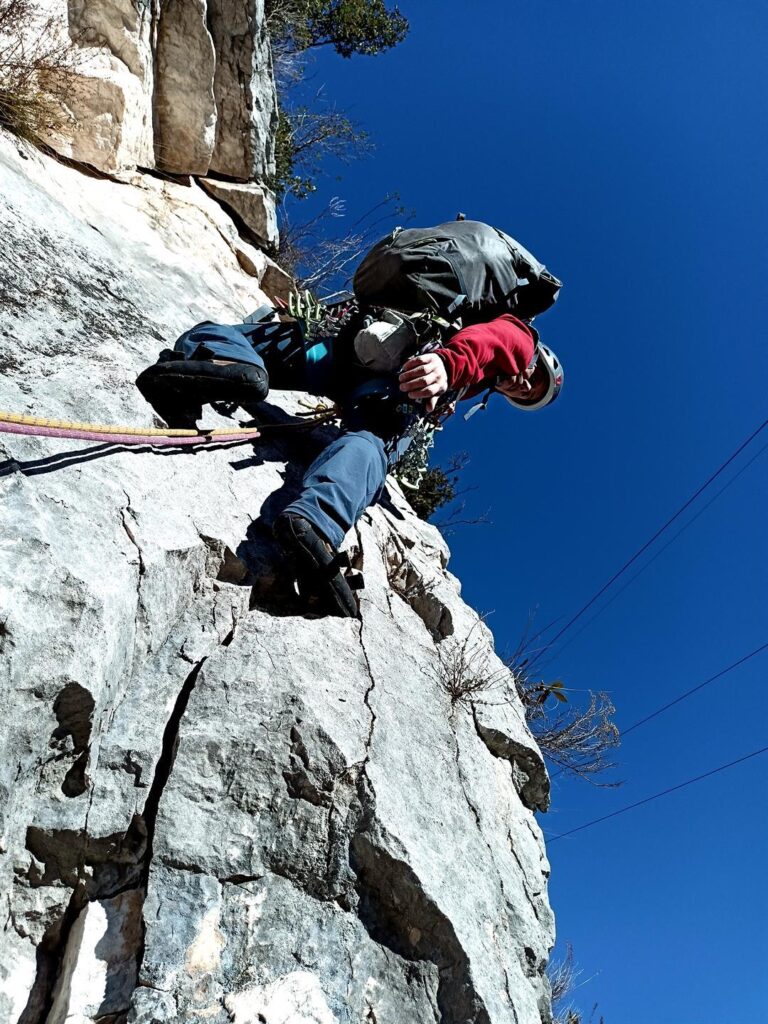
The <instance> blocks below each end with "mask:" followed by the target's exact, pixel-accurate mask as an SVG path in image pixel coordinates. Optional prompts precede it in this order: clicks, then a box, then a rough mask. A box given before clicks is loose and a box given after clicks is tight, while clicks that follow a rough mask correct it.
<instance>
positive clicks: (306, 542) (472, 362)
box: [137, 309, 563, 617]
mask: <svg viewBox="0 0 768 1024" xmlns="http://www.w3.org/2000/svg"><path fill="white" fill-rule="evenodd" d="M266 312H267V315H268V317H269V319H268V320H265V319H264V312H263V311H259V315H256V314H254V316H253V317H251V318H249V320H251V321H252V322H248V323H241V324H235V325H227V324H217V323H212V322H205V323H201V324H198V325H197V326H195V327H193V328H192V329H191V330H189V331H187V332H186V333H185V334H183V335H182V336H181V337H180V338H179V339H178V341H177V342H176V344H175V347H174V349H173V350H172V351H171V350H168V349H166V350H165V351H164V352H163V353H161V355H160V358H159V360H158V362H157V363H156V364H155V365H154V366H151V367H149V368H148V369H147V370H145V371H144V372H143V373H142V374H141V375H140V376H139V378H138V380H137V385H138V387H139V389H140V390H141V392H142V394H143V395H144V397H145V398H146V399H147V400H148V401H149V402H150V403H151V404H152V405H153V406H154V408H155V409H156V411H157V412H158V414H159V415H160V416H162V417H163V418H164V419H165V420H166V422H168V424H169V426H190V425H194V423H195V421H196V419H197V418H198V417H199V416H200V415H201V412H202V404H204V403H206V402H234V403H236V404H241V405H246V406H250V404H251V403H253V402H260V401H263V400H264V399H265V398H266V397H267V394H268V392H269V389H270V387H272V388H278V389H285V390H305V391H308V392H309V393H310V394H313V395H322V396H325V397H328V398H330V399H331V400H333V401H334V402H335V403H336V404H337V406H338V407H339V409H340V413H341V420H342V424H343V432H342V433H341V434H340V435H339V436H338V437H337V438H336V439H335V440H334V441H332V442H331V443H330V444H329V445H328V446H327V447H326V448H325V449H324V450H323V451H322V452H321V453H320V455H319V456H318V457H317V458H316V459H315V461H314V462H313V463H312V464H311V465H310V466H309V468H308V469H307V471H306V473H305V475H304V478H303V482H302V488H301V492H300V494H299V496H298V497H297V498H296V499H295V500H294V501H292V502H291V503H290V504H289V505H288V506H287V507H286V508H285V509H284V510H283V511H282V512H281V513H280V514H279V516H278V517H277V519H276V522H275V526H274V532H275V535H276V537H277V539H278V540H279V542H280V543H281V544H282V545H283V547H284V548H285V549H286V550H287V551H288V553H289V554H290V555H291V556H292V558H293V560H294V564H295V570H296V578H297V580H298V582H299V588H300V590H301V592H302V593H306V594H308V595H311V596H312V597H313V599H314V601H315V603H316V605H317V606H318V607H319V608H320V609H321V610H322V611H324V612H325V613H327V614H334V615H340V616H352V617H354V616H356V615H357V614H358V610H357V603H356V600H355V597H354V594H353V592H352V589H351V588H350V586H349V583H348V582H347V580H346V578H345V576H344V574H343V572H342V570H341V567H340V562H339V558H338V549H339V547H340V546H341V544H342V541H343V539H344V536H345V534H346V533H347V531H348V530H349V529H351V527H352V526H353V525H354V524H355V523H356V522H357V520H358V519H359V518H360V516H361V515H362V513H363V511H364V510H365V509H366V508H367V507H368V506H369V505H371V504H373V503H374V502H375V501H376V500H377V499H378V498H379V496H380V495H381V494H382V492H383V489H384V485H385V480H386V476H387V471H388V458H389V463H390V464H391V452H392V445H393V443H394V442H396V441H397V439H398V438H401V437H402V436H403V432H404V430H405V429H406V427H407V423H408V422H409V416H410V422H412V421H413V410H414V409H416V410H418V414H431V413H434V412H435V410H436V409H439V407H440V406H441V405H444V406H446V407H447V406H448V405H449V403H454V402H456V401H458V400H462V399H468V398H472V397H474V396H477V395H479V394H481V393H482V392H483V391H487V392H488V396H490V394H491V393H492V392H498V393H500V394H501V395H503V396H504V397H505V398H506V399H507V401H508V402H510V403H511V404H512V405H514V406H515V407H516V408H519V409H523V410H528V411H530V410H535V409H540V408H543V407H544V406H546V405H549V404H550V403H551V402H553V401H554V400H555V399H556V398H557V396H558V394H559V392H560V389H561V387H562V384H563V370H562V367H561V365H560V362H559V360H558V358H557V356H556V355H555V354H554V352H552V350H551V349H549V348H548V347H547V346H545V345H543V344H542V343H541V342H540V341H539V338H538V333H537V332H536V330H535V329H534V328H533V327H532V326H530V325H529V324H528V323H526V322H525V321H524V320H522V319H520V318H518V317H516V316H514V315H512V314H504V315H501V316H498V317H495V318H494V319H492V320H490V321H489V322H487V323H475V324H472V325H470V326H466V327H463V328H461V329H459V330H457V331H456V332H455V333H453V334H452V336H448V337H447V338H446V339H445V340H442V341H441V342H440V343H439V344H438V345H437V347H433V348H432V350H430V351H419V350H418V348H417V350H416V352H415V353H414V354H410V355H409V354H408V353H407V352H405V353H404V356H405V358H404V360H402V361H401V362H400V363H399V364H398V366H397V367H396V368H394V369H393V370H391V371H390V372H388V373H382V372H381V370H379V369H371V367H370V366H364V365H362V364H361V363H360V361H359V360H358V359H356V358H355V348H354V343H355V338H356V337H359V334H360V330H361V324H362V321H361V319H360V317H359V316H357V317H355V316H353V317H352V318H351V320H350V321H349V322H348V323H347V324H346V325H345V327H343V328H342V329H341V330H340V331H339V332H338V335H337V336H336V337H335V338H333V339H320V340H315V341H314V342H312V343H308V342H307V341H305V339H304V336H303V333H302V331H301V330H300V329H299V328H298V325H297V324H296V322H295V321H292V320H291V318H290V317H286V316H282V317H278V316H277V315H276V311H275V310H273V309H268V310H267V311H266ZM369 320H370V318H369ZM365 323H368V321H365ZM363 326H364V325H363ZM374 328H375V325H374ZM364 329H365V328H364ZM368 329H369V330H370V328H368ZM488 396H486V400H487V397H488Z"/></svg>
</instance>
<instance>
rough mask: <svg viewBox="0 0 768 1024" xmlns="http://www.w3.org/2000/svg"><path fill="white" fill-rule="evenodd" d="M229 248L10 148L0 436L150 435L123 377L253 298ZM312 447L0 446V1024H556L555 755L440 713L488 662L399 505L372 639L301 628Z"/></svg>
mask: <svg viewBox="0 0 768 1024" xmlns="http://www.w3.org/2000/svg"><path fill="white" fill-rule="evenodd" d="M220 218H224V220H222V219H220ZM225 220H226V218H225V217H224V214H223V212H222V211H221V209H220V208H219V207H218V206H217V205H216V204H215V203H214V202H213V201H212V200H211V199H210V198H208V197H207V196H206V195H205V194H204V193H203V192H202V190H200V189H198V188H196V187H191V188H187V189H185V188H182V187H181V186H179V185H173V184H170V183H167V182H160V181H157V180H156V179H144V178H137V179H136V180H135V181H134V183H133V184H127V183H126V184H118V183H116V182H112V181H100V180H94V179H92V178H83V177H80V176H79V175H78V174H77V173H76V172H75V171H73V170H70V169H67V168H64V167H61V166H59V165H57V164H55V163H53V162H51V161H49V160H47V159H46V158H44V157H41V156H39V155H37V154H32V155H28V156H27V157H26V158H24V157H22V156H20V154H19V152H18V150H17V148H16V146H15V145H14V144H13V143H12V142H9V141H8V140H7V139H6V138H4V137H0V256H1V257H2V260H3V266H4V268H5V272H4V275H3V277H2V280H0V369H2V375H1V376H0V408H1V409H9V410H12V411H16V412H26V413H35V414H39V415H44V416H50V417H59V418H64V419H70V420H90V421H97V422H115V423H131V424H136V425H151V424H152V423H153V416H152V413H151V410H150V409H149V408H148V407H147V406H146V405H145V404H144V403H143V401H142V399H141V397H140V395H139V394H138V392H137V391H136V389H135V388H134V386H133V380H134V378H135V376H136V373H137V372H138V371H139V370H140V369H141V368H142V367H143V366H144V365H146V364H147V363H148V362H149V361H151V360H152V359H154V357H155V355H156V353H157V350H158V349H159V348H160V347H162V346H164V345H168V344H171V343H172V342H173V340H174V338H175V336H176V335H177V334H178V333H180V332H181V331H182V330H184V329H185V328H187V327H189V326H191V324H192V323H194V322H196V321H197V320H200V319H203V318H207V317H210V318H213V319H225V320H230V321H235V320H238V319H240V317H241V316H242V314H243V313H245V312H248V311H249V310H250V309H251V308H253V307H254V306H257V305H259V303H260V300H261V299H262V298H263V296H262V294H261V293H260V292H259V290H258V287H257V285H256V280H255V279H254V278H253V277H249V276H248V275H246V274H245V273H244V272H243V271H242V269H241V266H240V262H239V261H238V253H239V250H237V251H236V249H237V245H238V243H237V241H236V240H235V239H233V237H232V235H230V234H228V232H227V230H226V226H225V223H224V221H225ZM257 255H259V254H257V253H256V251H255V250H253V252H252V253H251V254H250V255H249V256H248V258H249V259H251V258H253V259H255V258H256V257H257ZM271 400H272V401H279V402H280V403H281V404H282V405H283V406H284V407H285V408H286V409H288V410H289V411H290V410H291V409H294V408H295V407H296V406H295V403H296V396H291V395H288V394H285V395H282V396H280V395H278V396H275V397H273V398H272V399H271ZM217 421H219V422H220V423H223V422H225V421H222V420H220V418H217V417H216V416H215V415H213V414H211V417H210V422H217ZM322 440H323V439H322V437H319V436H316V435H312V436H311V437H310V436H307V435H301V436H299V437H294V438H293V439H292V440H283V441H281V442H278V441H276V440H273V441H271V442H268V441H267V440H262V441H260V442H258V443H257V444H256V445H255V446H246V447H237V448H230V449H224V450H205V451H198V452H196V453H191V452H185V453H181V454H177V453H175V452H167V451H166V452H161V451H159V450H158V451H152V450H151V449H149V448H138V449H133V450H130V451H128V450H124V449H122V448H120V447H119V446H112V445H97V444H88V443H73V442H66V441H60V440H54V439H45V438H37V437H20V436H12V435H6V434H0V749H1V750H2V758H0V815H1V817H0V887H2V891H3V905H4V907H6V908H7V913H6V914H4V921H5V923H4V925H3V931H2V932H0V1020H2V1021H6V1020H7V1021H9V1022H12V1024H30V1022H40V1024H43V1022H45V1024H59V1022H62V1021H66V1022H67V1024H74V1022H76V1021H77V1022H95V1021H97V1020H99V1021H101V1022H103V1024H106V1022H109V1024H120V1022H124V1021H130V1022H132V1024H150V1022H151V1024H164V1022H173V1024H188V1022H191V1021H201V1020H202V1021H210V1022H212V1024H232V1022H235V1024H250V1022H253V1024H256V1022H259V1024H262V1022H263V1021H264V1020H266V1021H267V1022H268V1024H299V1022H301V1024H308V1022H309V1024H331V1022H332V1024H359V1022H361V1021H366V1022H372V1021H376V1022H377V1024H406V1022H407V1024H434V1022H436V1021H439V1022H442V1024H468V1022H472V1024H540V1022H541V1021H545V1022H547V1021H549V1019H550V1017H549V1002H548V991H547V983H546V981H545V979H544V977H543V971H544V967H545V964H546V961H547V957H548V953H549V950H550V948H551V946H552V943H553V921H552V914H551V911H550V909H549V905H548V903H547V896H546V884H547V875H548V865H547V859H546V854H545V850H544V845H543V840H542V835H541V831H540V829H539V826H538V824H537V821H536V818H535V815H534V809H535V808H542V807H545V806H546V802H547V793H548V782H547V779H546V773H545V771H544V767H543V763H542V759H541V755H540V753H539V751H538V749H537V747H536V744H535V742H534V741H533V739H532V737H531V736H530V734H529V733H528V730H527V728H526V725H525V721H524V718H523V714H522V711H521V709H520V707H519V705H518V703H517V702H516V698H515V697H514V696H513V695H512V694H511V693H509V692H508V689H502V690H497V691H495V693H494V699H493V700H491V701H489V702H488V703H487V704H486V705H481V706H478V707H477V708H476V709H475V713H474V714H473V713H472V710H471V709H468V708H466V707H463V706H461V705H456V706H451V702H450V700H449V698H448V696H447V694H446V693H445V691H444V690H443V688H442V687H441V685H440V683H439V671H438V669H437V666H438V662H439V658H438V645H440V649H442V650H443V651H444V652H446V651H450V645H451V644H453V643H456V642H457V641H459V642H460V641H461V640H462V639H463V638H465V637H467V636H468V635H471V637H472V642H473V643H477V644H478V645H479V649H480V651H481V654H482V657H483V658H484V659H485V660H486V661H487V665H488V668H489V671H490V672H492V673H496V672H498V671H500V670H501V668H502V666H501V663H500V662H499V661H498V659H497V658H496V656H495V654H494V653H493V650H492V646H491V639H490V634H489V633H488V631H487V629H486V628H485V626H484V625H483V624H482V622H480V621H479V619H478V616H477V615H476V613H475V612H474V611H472V610H471V609H470V608H468V607H467V606H466V605H465V604H464V603H463V602H462V600H461V598H460V596H459V589H458V585H457V582H456V580H455V579H454V578H453V577H452V576H451V575H450V574H449V573H448V572H447V571H446V569H445V566H446V564H447V560H448V551H447V548H446V547H445V544H444V542H443V540H442V538H441V537H440V536H439V534H438V533H437V531H436V530H434V529H433V528H432V527H430V526H427V525H425V524H423V523H421V522H419V521H418V520H417V519H416V518H415V517H414V516H413V515H412V513H410V511H409V510H408V506H407V505H406V504H405V502H404V500H403V499H402V497H401V496H400V495H399V494H398V492H397V490H396V488H393V490H392V495H391V499H392V500H391V504H390V505H389V506H388V507H378V508H376V509H372V510H370V511H369V512H368V513H366V514H365V516H364V517H363V520H362V521H361V523H360V525H359V528H358V529H357V530H355V531H353V534H352V535H351V536H350V537H349V538H348V541H347V543H348V546H349V548H350V551H351V552H352V555H353V557H354V558H355V559H356V561H357V563H358V564H360V565H361V566H362V569H363V572H364V575H365V580H366V588H365V590H364V591H363V592H362V597H361V618H360V620H359V621H358V620H341V619H310V618H305V617H303V616H302V615H301V607H300V605H298V603H297V599H296V596H295V594H293V592H292V590H291V588H290V587H289V586H288V584H287V583H286V580H285V576H284V573H283V572H281V556H280V553H279V551H278V550H277V549H276V547H275V545H274V542H273V541H272V539H271V533H270V524H271V522H272V520H273V518H274V515H275V514H276V511H277V510H278V509H279V508H280V507H281V504H282V503H284V502H285V501H287V500H289V498H290V496H291V495H292V494H293V493H294V492H295V488H296V486H297V483H298V480H299V478H300V473H301V466H302V465H303V464H304V463H306V461H307V460H308V459H309V458H310V457H311V456H312V454H313V453H314V452H315V451H316V450H317V448H318V445H320V444H321V443H322ZM139 917H140V920H139Z"/></svg>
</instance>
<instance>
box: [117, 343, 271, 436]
mask: <svg viewBox="0 0 768 1024" xmlns="http://www.w3.org/2000/svg"><path fill="white" fill-rule="evenodd" d="M177 355H179V353H176V352H172V351H171V350H170V349H164V350H163V352H161V353H160V358H159V360H158V361H157V362H156V363H155V364H154V366H150V367H148V368H147V369H146V370H144V371H143V372H142V373H140V374H139V376H138V377H137V378H136V387H137V388H138V389H139V391H140V392H141V393H142V395H143V396H144V398H145V399H146V400H147V401H148V402H149V404H150V405H151V406H152V408H153V409H154V410H155V412H156V413H157V414H158V416H160V417H161V418H162V419H164V420H165V422H166V423H167V424H168V426H169V427H176V426H181V427H188V426H192V427H194V425H195V420H197V419H198V418H199V417H200V416H201V415H202V407H203V405H204V404H205V403H206V402H229V403H235V404H236V405H242V404H243V403H246V402H248V403H250V402H263V401H264V399H265V398H266V397H267V395H268V394H269V377H268V376H267V371H266V370H265V369H264V368H263V367H261V366H255V365H254V364H252V363H220V362H215V361H214V360H211V359H184V358H183V357H181V358H174V357H175V356H177ZM171 420H173V421H174V422H171ZM182 420H183V421H184V422H181V421H182ZM190 420H191V423H190Z"/></svg>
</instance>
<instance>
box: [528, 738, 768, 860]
mask: <svg viewBox="0 0 768 1024" xmlns="http://www.w3.org/2000/svg"><path fill="white" fill-rule="evenodd" d="M766 751H768V747H761V749H760V750H753V751H752V753H751V754H745V755H744V757H738V758H737V759H736V760H735V761H729V762H728V764H723V765H720V767H719V768H713V769H712V771H709V772H704V774H703V775H697V776H696V778H694V779H688V781H687V782H681V783H679V784H678V785H677V786H670V788H669V789H664V790H662V791H661V793H654V795H653V796H647V797H646V798H645V799H644V800H638V801H637V803H634V804H629V805H628V806H627V807H622V808H621V809H620V810H618V811H612V812H611V814H604V815H603V816H602V818H595V819H594V820H593V821H587V822H585V824H583V825H577V827H576V828H572V829H569V830H568V831H567V832H561V833H560V835H557V836H552V837H551V839H548V840H547V842H548V843H554V842H555V840H557V839H565V837H566V836H572V835H573V834H574V832H583V831H584V829H586V828H592V826H593V825H599V824H600V822H601V821H608V820H609V818H616V817H618V815H619V814H626V812H627V811H633V810H634V809H635V808H636V807H642V806H643V804H649V803H651V802H652V801H653V800H658V799H659V798H660V797H662V796H667V795H668V794H669V793H674V792H676V791H677V790H678V789H685V787H686V786H692V785H693V783H694V782H701V780H702V779H708V778H709V777H710V776H711V775H717V774H718V772H724V771H725V770H726V768H733V766H734V765H737V764H742V763H743V762H744V761H749V759H750V758H752V757H757V756H758V754H764V753H766Z"/></svg>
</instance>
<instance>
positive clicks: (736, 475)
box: [539, 444, 768, 664]
mask: <svg viewBox="0 0 768 1024" xmlns="http://www.w3.org/2000/svg"><path fill="white" fill-rule="evenodd" d="M766 451H768V444H764V445H763V447H762V448H760V449H759V451H758V452H757V453H756V454H755V455H753V456H752V458H751V459H750V460H749V462H746V463H745V464H744V465H743V466H742V467H741V469H740V470H739V471H738V472H737V473H734V474H733V476H732V477H731V479H730V480H729V481H728V482H727V483H725V484H723V486H722V487H721V488H720V490H719V491H717V492H716V493H715V494H714V495H713V496H712V497H711V498H710V499H709V501H708V502H707V503H706V504H705V505H703V506H702V507H701V508H700V509H699V511H698V512H697V513H696V514H695V515H693V516H691V518H690V519H689V520H688V522H687V523H686V524H685V525H684V526H681V527H680V529H679V530H678V531H677V533H674V534H672V536H671V537H670V539H669V540H668V541H667V543H666V544H663V545H662V546H661V547H660V548H659V550H658V551H657V552H656V553H655V554H654V555H653V556H652V557H651V558H649V559H648V561H647V562H646V563H645V564H644V565H642V566H641V567H640V568H639V569H638V570H637V572H636V573H635V574H634V575H633V576H630V578H629V579H628V580H627V581H626V583H625V584H624V585H623V586H621V587H619V589H618V590H617V591H616V593H615V594H613V595H612V596H611V597H610V598H609V599H608V600H607V601H606V602H605V604H604V605H603V606H602V608H600V609H599V610H598V611H596V612H595V614H594V615H593V616H592V618H591V619H587V621H586V622H585V623H584V625H583V626H582V627H581V629H578V630H577V631H576V632H575V633H574V634H573V636H571V637H569V638H568V640H566V642H565V643H564V644H562V645H561V646H560V649H559V650H558V651H555V652H553V653H552V656H551V657H550V658H549V659H548V661H547V662H546V664H549V662H550V661H551V660H552V658H554V657H556V656H557V655H560V654H562V653H563V651H564V650H565V649H566V648H567V647H570V646H571V644H572V643H573V642H574V640H576V639H578V637H580V636H581V634H582V633H583V632H584V630H585V629H589V627H590V626H591V625H592V623H593V622H594V621H595V619H599V618H600V616H601V615H602V614H603V612H604V611H607V610H608V608H610V607H611V605H612V604H613V602H614V601H615V600H616V599H617V598H618V597H621V595H622V594H623V593H624V591H625V590H626V589H627V587H630V586H632V584H633V583H634V582H635V580H636V579H637V578H638V576H641V575H642V574H643V573H644V572H645V570H646V569H648V568H649V567H650V566H651V565H653V563H654V562H655V561H656V559H657V558H659V557H660V556H661V555H663V554H664V552H665V551H666V550H667V548H668V547H670V546H671V545H672V544H674V543H675V541H676V540H677V538H678V537H679V536H680V535H681V534H683V533H685V531H686V530H687V529H688V527H689V526H693V524H694V523H695V522H696V520H697V519H698V518H699V517H700V516H702V515H703V514H704V513H705V512H706V511H707V509H708V508H709V507H710V505H713V504H714V503H715V502H716V501H717V499H718V498H719V497H720V495H721V494H723V493H724V492H725V491H727V490H728V488H729V487H730V486H731V484H733V483H735V482H736V481H737V480H738V479H739V477H740V476H741V475H742V473H745V472H746V471H747V470H748V469H749V467H750V466H751V465H752V463H753V462H755V461H756V460H757V459H759V458H760V456H761V455H762V454H763V452H766ZM555 621H557V620H555ZM552 625H554V623H552ZM546 628H547V629H548V628H549V627H546ZM544 632H546V629H545V630H544ZM540 635H541V634H539V636H540ZM550 647H551V644H547V645H546V647H545V648H544V650H548V649H550ZM542 653H543V651H542Z"/></svg>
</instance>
